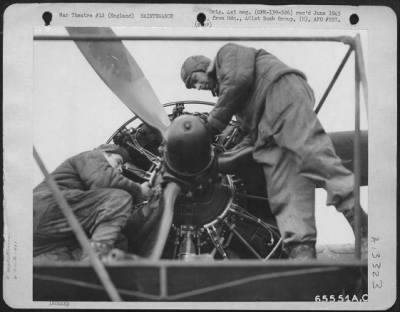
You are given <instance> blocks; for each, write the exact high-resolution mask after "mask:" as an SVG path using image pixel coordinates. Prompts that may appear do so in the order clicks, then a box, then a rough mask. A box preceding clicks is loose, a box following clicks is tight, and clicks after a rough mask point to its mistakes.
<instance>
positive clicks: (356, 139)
mask: <svg viewBox="0 0 400 312" xmlns="http://www.w3.org/2000/svg"><path fill="white" fill-rule="evenodd" d="M354 57H355V62H354V63H355V122H354V131H355V136H354V170H353V172H354V210H355V211H354V227H355V229H354V232H355V233H354V235H355V257H356V259H361V211H360V209H361V207H360V173H361V172H360V168H361V166H360V162H361V158H360V157H361V155H360V68H359V62H358V60H357V59H358V58H359V57H360V56H359V49H356V51H355V53H354Z"/></svg>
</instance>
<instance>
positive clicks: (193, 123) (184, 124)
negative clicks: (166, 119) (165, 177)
mask: <svg viewBox="0 0 400 312" xmlns="http://www.w3.org/2000/svg"><path fill="white" fill-rule="evenodd" d="M165 141H166V144H165V161H166V163H167V166H168V168H169V169H170V170H171V171H172V172H173V173H175V174H177V175H179V176H196V175H199V174H200V173H202V172H204V171H205V170H207V169H208V168H209V167H210V166H211V164H212V160H213V150H212V147H211V136H210V133H209V131H208V129H207V127H206V125H205V124H204V122H203V121H202V120H201V119H200V118H199V117H196V116H193V115H182V116H179V117H177V118H175V119H174V120H173V122H172V124H171V126H170V127H169V128H168V130H167V133H166V140H165Z"/></svg>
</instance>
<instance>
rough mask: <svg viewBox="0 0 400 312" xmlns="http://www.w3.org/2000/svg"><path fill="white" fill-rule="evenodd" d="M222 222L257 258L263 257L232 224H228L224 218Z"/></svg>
mask: <svg viewBox="0 0 400 312" xmlns="http://www.w3.org/2000/svg"><path fill="white" fill-rule="evenodd" d="M224 222H225V224H226V225H228V228H229V230H231V232H232V233H233V234H235V235H236V236H237V238H239V239H240V241H241V242H242V243H243V244H244V245H245V246H246V247H247V248H248V249H249V250H250V251H251V252H252V253H253V254H254V255H255V256H256V257H257V259H263V258H262V257H261V256H260V254H259V253H258V252H257V251H256V250H255V249H254V248H253V247H252V246H251V245H250V244H249V243H248V242H247V241H246V240H245V238H244V237H243V236H242V235H240V233H239V232H238V231H236V229H235V226H234V225H232V224H229V223H228V222H227V221H226V220H224Z"/></svg>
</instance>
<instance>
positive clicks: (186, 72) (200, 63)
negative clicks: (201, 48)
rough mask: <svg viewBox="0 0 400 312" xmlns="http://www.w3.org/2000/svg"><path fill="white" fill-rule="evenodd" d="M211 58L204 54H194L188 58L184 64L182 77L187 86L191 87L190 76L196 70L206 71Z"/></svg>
mask: <svg viewBox="0 0 400 312" xmlns="http://www.w3.org/2000/svg"><path fill="white" fill-rule="evenodd" d="M210 63H211V60H210V59H209V58H208V57H205V56H203V55H193V56H190V57H188V58H187V59H186V61H185V62H184V63H183V65H182V69H181V78H182V80H183V82H184V83H185V86H186V88H188V89H189V88H190V87H191V81H190V78H191V76H192V74H193V73H194V72H206V71H207V68H208V66H209V65H210Z"/></svg>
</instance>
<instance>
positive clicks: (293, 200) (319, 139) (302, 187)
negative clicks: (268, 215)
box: [253, 74, 354, 245]
mask: <svg viewBox="0 0 400 312" xmlns="http://www.w3.org/2000/svg"><path fill="white" fill-rule="evenodd" d="M314 102H315V99H314V94H313V91H312V90H311V88H310V87H309V85H308V84H307V82H306V81H305V80H304V79H303V78H302V77H300V76H298V75H295V74H289V75H284V76H283V77H281V78H280V79H278V80H277V81H276V82H275V83H273V84H272V85H271V87H270V88H269V90H268V92H267V96H266V104H265V111H264V112H263V114H262V116H261V119H260V121H259V124H258V135H257V139H256V142H255V146H254V154H253V156H254V159H255V160H256V161H257V162H258V163H260V164H262V166H263V170H264V175H265V178H266V183H267V194H268V197H269V201H270V206H271V210H272V213H273V214H274V215H275V217H276V220H277V223H278V227H279V229H280V232H281V235H282V237H283V242H284V244H285V245H287V244H290V243H304V242H315V241H316V226H315V215H314V210H315V208H314V201H315V200H314V197H315V194H314V191H315V185H316V184H318V185H322V187H324V188H325V189H326V191H327V193H328V197H327V205H335V206H336V209H337V210H338V211H340V212H343V211H346V210H350V209H353V207H354V195H353V189H354V178H353V174H352V172H350V171H349V170H347V169H346V168H345V167H344V166H343V165H342V161H341V159H340V158H339V157H338V156H337V155H336V153H335V150H334V147H333V145H332V142H331V140H330V138H329V136H328V135H327V134H326V133H325V131H324V129H323V128H322V125H321V124H320V122H319V120H318V119H317V117H316V115H315V113H314V111H313V106H314Z"/></svg>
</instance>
